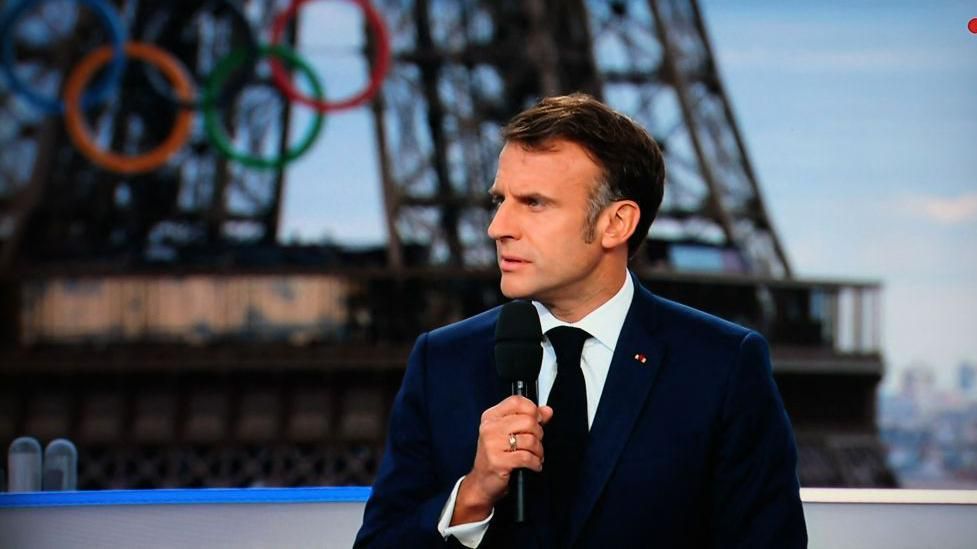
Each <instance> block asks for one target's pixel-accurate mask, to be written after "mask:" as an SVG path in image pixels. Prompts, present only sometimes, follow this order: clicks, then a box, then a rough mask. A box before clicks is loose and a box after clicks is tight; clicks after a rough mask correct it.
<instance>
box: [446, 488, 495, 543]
mask: <svg viewBox="0 0 977 549" xmlns="http://www.w3.org/2000/svg"><path fill="white" fill-rule="evenodd" d="M463 480H465V477H461V478H460V479H458V482H456V483H455V487H454V489H452V490H451V495H449V496H448V501H447V503H445V504H444V509H443V510H442V511H441V519H440V520H438V532H440V533H441V537H443V538H444V539H448V536H454V537H455V539H456V540H458V542H459V543H461V544H462V545H464V546H465V547H471V548H475V547H478V544H480V543H482V538H483V537H485V532H487V531H488V527H489V522H491V521H492V517H494V516H495V508H494V507H493V508H492V512H491V513H489V516H488V517H486V518H485V519H484V520H480V521H478V522H468V523H465V524H458V525H457V526H449V524H451V517H452V516H454V513H455V500H457V499H458V488H459V487H460V486H461V481H463Z"/></svg>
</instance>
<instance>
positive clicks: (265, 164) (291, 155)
mask: <svg viewBox="0 0 977 549" xmlns="http://www.w3.org/2000/svg"><path fill="white" fill-rule="evenodd" d="M248 55H253V51H249V50H248V49H247V48H237V49H235V50H234V51H232V52H231V53H229V54H227V55H226V56H225V57H224V58H223V59H221V60H220V62H219V63H217V66H215V67H214V70H212V71H211V73H210V75H208V76H207V83H206V85H205V86H204V97H205V100H204V101H203V104H204V108H203V111H204V129H205V130H206V131H207V137H208V139H210V142H211V143H213V144H214V146H215V147H217V150H218V151H220V153H221V154H223V155H224V156H225V157H227V158H229V159H231V160H235V161H237V162H240V163H241V164H243V165H245V166H248V167H249V168H264V169H271V168H279V169H280V168H283V167H284V166H285V165H286V164H288V163H289V162H291V161H293V160H295V159H296V158H298V157H300V156H302V155H303V154H305V153H306V152H307V151H308V150H309V148H310V147H311V146H312V144H313V143H314V142H315V140H316V138H317V137H319V132H320V131H322V120H323V118H324V117H323V114H322V113H321V112H316V113H315V116H314V117H313V119H312V124H310V125H309V128H308V129H307V130H306V131H305V134H304V135H303V136H302V138H301V139H300V140H299V142H298V143H296V144H295V146H294V147H292V148H291V149H289V150H287V151H285V154H283V155H281V156H277V157H274V158H263V157H260V156H252V155H249V154H246V153H242V152H240V151H237V150H235V149H234V145H233V143H231V139H230V137H228V135H227V131H226V130H225V129H224V126H223V125H222V124H221V121H220V116H219V114H220V113H219V110H218V109H217V106H216V101H210V100H209V98H211V97H220V95H219V93H218V92H219V91H220V89H221V87H222V86H223V85H224V82H225V81H226V80H227V78H228V77H229V76H230V74H231V71H233V70H234V69H236V68H238V67H239V66H241V64H242V63H244V61H245V60H246V59H247V58H248ZM258 55H259V56H260V57H267V56H272V57H277V58H279V59H281V60H282V61H285V62H286V63H288V64H289V65H291V66H293V67H296V68H298V70H299V72H301V73H302V74H303V75H304V76H305V78H306V80H308V82H309V85H310V86H312V93H313V95H314V96H315V97H316V99H319V100H321V99H322V98H323V97H325V92H324V91H323V89H322V84H321V83H319V79H318V77H317V76H316V74H315V71H314V70H312V67H311V66H310V65H309V64H308V63H306V62H305V61H304V60H302V59H301V58H300V57H299V56H298V54H297V53H295V52H294V51H292V50H291V49H289V48H286V47H284V46H268V45H261V46H258ZM286 138H287V137H286Z"/></svg>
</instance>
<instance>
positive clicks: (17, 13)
mask: <svg viewBox="0 0 977 549" xmlns="http://www.w3.org/2000/svg"><path fill="white" fill-rule="evenodd" d="M46 1H48V0H23V1H21V2H20V3H18V4H14V6H13V7H12V8H10V9H9V10H8V11H7V13H6V14H4V15H3V16H2V19H0V41H2V42H0V74H2V75H3V77H4V79H5V80H6V81H7V85H8V86H10V89H11V90H12V91H13V92H14V93H15V94H17V95H19V96H20V97H22V98H23V99H25V100H26V101H27V102H29V103H30V104H31V105H33V106H34V107H36V108H37V109H38V110H40V111H42V112H45V113H48V114H62V113H64V112H65V104H64V103H63V102H62V101H59V100H58V99H54V98H51V97H45V96H44V95H41V94H39V93H38V92H36V91H34V90H32V89H30V88H29V87H28V86H27V84H26V83H24V81H23V80H22V79H21V78H20V77H19V76H18V75H17V74H16V72H15V71H14V69H13V67H14V28H15V27H16V25H17V23H18V21H19V20H20V18H21V17H23V16H24V15H26V14H27V10H29V9H31V8H33V7H35V6H37V5H39V4H42V3H44V2H46ZM76 2H77V3H79V4H84V5H86V6H88V7H89V8H90V9H91V10H92V11H94V12H95V15H96V16H97V18H98V20H99V22H100V23H101V24H102V25H103V26H104V27H105V28H106V30H108V33H109V36H110V41H111V43H112V64H111V65H110V66H109V69H108V73H107V74H106V75H105V76H104V77H102V78H101V79H100V80H99V81H98V82H97V83H96V84H95V86H94V87H93V88H92V89H91V91H90V92H89V93H87V94H85V97H84V98H83V99H82V100H81V105H82V108H85V109H87V108H89V107H92V106H93V105H95V104H97V103H98V102H100V101H103V100H104V99H106V97H107V96H108V94H109V92H111V91H112V90H113V89H114V88H115V86H116V85H117V84H118V82H119V77H120V76H121V75H122V69H123V67H124V66H125V54H124V53H123V44H124V43H125V30H124V28H123V26H122V22H121V21H120V20H119V16H118V15H117V14H116V12H115V10H114V9H113V8H112V7H111V6H110V5H108V4H107V3H106V2H105V1H104V0H76Z"/></svg>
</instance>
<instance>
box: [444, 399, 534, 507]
mask: <svg viewBox="0 0 977 549" xmlns="http://www.w3.org/2000/svg"><path fill="white" fill-rule="evenodd" d="M551 417H553V408H550V407H549V406H536V405H535V404H533V402H532V401H531V400H529V399H527V398H525V397H521V396H511V397H509V398H507V399H505V400H503V401H502V402H500V403H498V404H496V405H495V406H493V407H491V408H489V409H488V410H485V412H484V413H483V414H482V423H481V424H480V425H479V426H478V450H477V451H476V452H475V464H474V465H473V466H472V470H471V472H469V473H468V475H466V476H465V480H463V481H462V482H461V486H460V487H459V488H458V497H457V499H456V500H455V509H454V513H453V514H452V517H451V525H452V526H454V525H457V524H466V523H470V522H478V521H480V520H484V519H485V517H487V516H489V513H490V512H491V511H492V507H494V506H495V502H497V501H499V500H500V499H502V496H504V495H505V494H506V491H507V490H508V489H509V477H510V476H511V475H512V471H513V470H514V469H529V470H532V471H536V472H539V471H542V470H543V425H546V423H547V422H548V421H549V420H550V418H551ZM510 435H512V436H514V438H515V449H512V447H511V446H510V443H509V440H510V438H509V436H510Z"/></svg>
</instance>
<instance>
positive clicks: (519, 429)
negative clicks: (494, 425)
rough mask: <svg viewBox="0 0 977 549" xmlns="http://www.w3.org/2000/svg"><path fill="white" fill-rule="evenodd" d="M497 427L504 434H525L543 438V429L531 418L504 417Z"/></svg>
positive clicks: (521, 416)
mask: <svg viewBox="0 0 977 549" xmlns="http://www.w3.org/2000/svg"><path fill="white" fill-rule="evenodd" d="M499 427H500V429H501V430H502V431H504V432H505V434H509V433H527V434H530V435H533V436H535V437H537V438H542V437H543V427H542V426H541V425H540V424H539V423H537V422H536V420H535V419H534V418H533V417H532V416H523V415H520V416H506V418H505V420H503V421H500V422H499Z"/></svg>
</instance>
